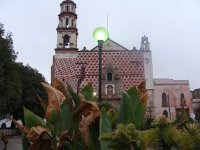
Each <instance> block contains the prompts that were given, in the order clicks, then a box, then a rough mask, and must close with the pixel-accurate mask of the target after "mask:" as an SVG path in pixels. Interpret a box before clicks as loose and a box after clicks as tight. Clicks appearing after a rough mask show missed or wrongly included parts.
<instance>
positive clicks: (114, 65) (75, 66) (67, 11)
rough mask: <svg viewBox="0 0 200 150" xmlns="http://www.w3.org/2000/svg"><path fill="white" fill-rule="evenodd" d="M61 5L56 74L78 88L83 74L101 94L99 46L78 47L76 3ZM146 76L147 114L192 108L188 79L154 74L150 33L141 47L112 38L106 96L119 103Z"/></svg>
mask: <svg viewBox="0 0 200 150" xmlns="http://www.w3.org/2000/svg"><path fill="white" fill-rule="evenodd" d="M60 6H61V12H60V14H59V15H58V16H59V24H58V28H57V39H58V40H57V41H58V42H57V47H56V49H55V55H54V56H53V65H52V72H51V73H52V77H58V78H60V79H61V80H62V81H63V82H66V83H69V84H71V85H72V87H73V88H74V90H76V89H77V83H78V80H79V78H80V76H81V75H82V76H84V79H83V81H82V84H81V87H82V86H84V85H86V84H87V83H90V84H91V85H92V86H93V88H94V89H95V91H96V93H97V96H98V71H99V68H98V56H99V54H98V47H97V46H96V47H94V48H93V49H91V50H86V48H84V49H83V50H79V49H78V48H77V38H78V29H77V27H76V21H77V14H76V4H75V3H74V2H73V1H72V0H65V1H63V2H62V3H61V5H60ZM83 73H84V74H83ZM145 80H146V88H147V90H148V94H149V99H148V110H147V115H149V114H148V113H149V112H150V115H149V116H150V117H154V116H158V115H165V116H168V117H170V118H171V119H174V118H175V116H176V113H179V112H180V109H183V108H184V109H188V112H190V108H191V102H190V100H191V94H190V88H189V82H188V81H187V80H172V79H154V78H153V64H152V54H151V50H150V43H149V41H148V37H146V36H143V37H142V39H141V46H140V49H139V50H138V49H136V48H135V47H134V49H133V50H128V49H127V48H125V47H124V46H122V45H120V44H118V43H117V42H115V41H113V40H111V39H108V40H107V41H106V42H105V43H104V45H103V50H102V98H103V99H104V100H107V101H109V102H112V103H114V104H116V105H117V104H119V102H120V99H121V96H122V91H123V90H127V89H128V88H129V87H132V86H137V85H138V84H140V83H141V82H142V81H145ZM163 99H164V100H163ZM168 102H169V103H168ZM149 109H150V111H149Z"/></svg>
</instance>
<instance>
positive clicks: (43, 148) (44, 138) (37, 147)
mask: <svg viewBox="0 0 200 150" xmlns="http://www.w3.org/2000/svg"><path fill="white" fill-rule="evenodd" d="M29 150H53V144H52V139H51V136H50V135H49V134H48V132H46V131H43V132H42V133H41V134H40V135H39V137H38V139H37V140H35V141H34V142H33V144H32V145H31V146H30V147H29Z"/></svg>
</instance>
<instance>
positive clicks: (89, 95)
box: [81, 84, 95, 101]
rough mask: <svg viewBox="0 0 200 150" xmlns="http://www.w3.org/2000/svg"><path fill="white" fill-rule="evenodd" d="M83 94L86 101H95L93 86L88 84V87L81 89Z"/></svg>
mask: <svg viewBox="0 0 200 150" xmlns="http://www.w3.org/2000/svg"><path fill="white" fill-rule="evenodd" d="M81 94H83V96H84V97H85V100H87V101H95V97H94V89H93V87H92V85H90V84H87V85H86V86H84V88H82V89H81Z"/></svg>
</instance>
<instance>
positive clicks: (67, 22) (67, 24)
mask: <svg viewBox="0 0 200 150" xmlns="http://www.w3.org/2000/svg"><path fill="white" fill-rule="evenodd" d="M65 23H66V27H67V28H68V26H69V19H68V18H66V22H65Z"/></svg>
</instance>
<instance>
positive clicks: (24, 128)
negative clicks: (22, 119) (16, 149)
mask: <svg viewBox="0 0 200 150" xmlns="http://www.w3.org/2000/svg"><path fill="white" fill-rule="evenodd" d="M12 122H13V123H14V124H15V125H16V126H17V128H18V129H19V130H20V131H21V132H22V133H24V134H25V135H27V134H28V133H29V131H30V130H29V128H27V127H26V126H23V125H22V124H20V123H18V122H17V121H16V120H15V119H13V118H12Z"/></svg>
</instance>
